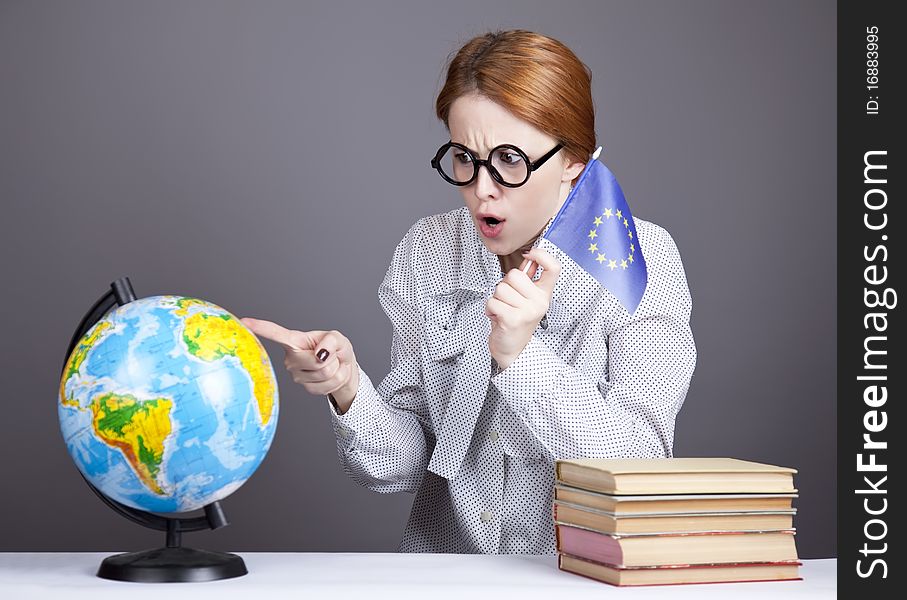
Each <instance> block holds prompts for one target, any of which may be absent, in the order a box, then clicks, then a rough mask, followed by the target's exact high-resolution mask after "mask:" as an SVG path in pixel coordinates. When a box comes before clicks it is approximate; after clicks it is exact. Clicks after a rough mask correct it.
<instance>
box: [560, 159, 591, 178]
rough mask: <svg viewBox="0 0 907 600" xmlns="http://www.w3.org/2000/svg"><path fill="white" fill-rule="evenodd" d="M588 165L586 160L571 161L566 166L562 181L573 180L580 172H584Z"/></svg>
mask: <svg viewBox="0 0 907 600" xmlns="http://www.w3.org/2000/svg"><path fill="white" fill-rule="evenodd" d="M585 167H586V163H584V162H579V161H576V162H571V163H569V164H567V165H566V166H565V167H564V172H563V174H562V175H561V181H573V180H574V179H576V178H577V177H579V174H580V173H582V172H583V169H584V168H585Z"/></svg>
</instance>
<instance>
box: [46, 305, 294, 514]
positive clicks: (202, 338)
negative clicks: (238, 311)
mask: <svg viewBox="0 0 907 600" xmlns="http://www.w3.org/2000/svg"><path fill="white" fill-rule="evenodd" d="M278 404H279V402H278V391H277V379H276V377H275V375H274V369H273V367H272V366H271V361H270V359H269V358H268V354H267V352H266V351H265V349H264V347H263V346H262V345H261V342H260V341H259V340H258V338H256V337H255V335H254V334H253V333H252V332H251V331H249V330H248V329H247V328H246V327H245V325H243V324H242V322H240V321H239V319H237V318H236V317H235V316H233V315H232V314H230V313H229V312H227V311H226V310H224V309H223V308H221V307H219V306H217V305H215V304H212V303H210V302H206V301H204V300H199V299H196V298H187V297H182V296H169V295H168V296H152V297H148V298H142V299H138V300H135V301H132V302H129V303H127V304H125V305H123V306H119V307H117V308H115V309H113V310H111V311H110V312H108V313H107V314H106V315H104V317H102V318H101V319H100V320H99V321H98V322H97V323H96V324H95V325H94V326H93V327H92V328H91V329H89V330H88V331H87V332H86V333H85V335H84V336H83V337H82V338H81V340H79V342H78V343H77V344H76V346H75V347H74V349H73V351H72V353H71V354H70V356H69V358H68V360H67V362H66V365H65V367H64V369H63V377H62V380H61V382H60V393H59V401H58V413H59V417H60V430H61V432H62V434H63V439H64V441H65V443H66V448H67V450H68V451H69V454H70V455H71V456H72V459H73V461H75V464H76V466H77V467H78V469H79V470H80V471H81V472H82V474H83V475H84V476H85V478H86V479H87V480H88V481H89V482H90V483H91V484H92V485H94V486H95V487H96V488H97V489H98V490H100V491H101V492H102V493H104V494H105V495H106V496H108V497H110V498H112V499H113V500H116V501H118V502H120V503H122V504H125V505H127V506H131V507H133V508H136V509H139V510H145V511H150V512H161V513H175V512H188V511H192V510H196V509H199V508H202V507H204V506H206V505H208V504H210V503H212V502H215V501H218V500H222V499H223V498H225V497H227V496H229V495H230V494H231V493H232V492H234V491H235V490H236V489H237V488H239V487H240V486H241V485H242V484H243V483H245V481H246V480H247V479H249V477H250V476H251V475H252V473H254V472H255V470H256V469H257V468H258V466H259V465H260V464H261V461H262V460H263V459H264V457H265V455H266V454H267V452H268V449H269V448H270V446H271V442H272V441H273V439H274V434H275V431H276V428H277V415H278Z"/></svg>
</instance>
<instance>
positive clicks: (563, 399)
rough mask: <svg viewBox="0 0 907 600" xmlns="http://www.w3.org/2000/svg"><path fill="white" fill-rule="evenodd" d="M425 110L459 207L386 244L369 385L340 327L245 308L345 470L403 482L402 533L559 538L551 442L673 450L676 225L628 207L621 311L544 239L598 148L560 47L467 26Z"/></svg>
mask: <svg viewBox="0 0 907 600" xmlns="http://www.w3.org/2000/svg"><path fill="white" fill-rule="evenodd" d="M436 108H437V115H438V117H439V118H440V119H441V120H442V121H443V122H444V124H445V125H446V126H447V128H448V131H449V132H450V143H447V144H444V145H442V147H441V148H440V149H439V151H438V153H437V155H436V156H435V159H433V160H432V165H433V166H434V167H435V168H437V169H438V170H439V173H440V174H441V176H442V177H443V178H444V179H445V180H447V181H448V182H450V183H453V184H455V185H457V186H458V189H459V190H460V192H461V193H462V195H463V200H464V203H465V207H462V208H459V209H457V210H454V211H451V212H448V213H446V214H440V215H434V216H430V217H426V218H423V219H421V220H419V221H418V222H417V223H416V224H415V225H413V227H412V228H411V229H410V230H409V232H408V233H407V234H406V236H405V237H404V238H403V240H402V241H401V242H400V244H399V245H398V246H397V249H396V251H395V252H394V256H393V259H392V261H391V265H390V267H389V268H388V271H387V274H386V276H385V278H384V281H383V283H382V284H381V285H380V287H379V289H378V297H379V300H380V302H381V306H382V308H383V309H384V311H385V312H386V314H387V316H388V318H390V320H391V322H392V324H393V340H392V344H391V350H392V360H391V367H392V368H391V371H390V373H389V374H388V375H387V376H386V377H385V378H384V379H383V381H382V382H381V384H380V385H379V386H378V387H377V388H375V387H374V385H373V383H372V381H371V379H370V378H369V377H368V375H366V374H365V373H364V372H363V371H362V370H361V369H360V368H359V366H358V363H357V362H356V355H355V353H354V351H353V347H352V345H351V343H350V341H349V340H348V339H347V338H346V337H345V336H343V335H342V334H341V333H340V332H338V331H309V332H303V331H290V330H287V329H285V328H283V327H281V326H279V325H277V324H275V323H271V322H268V321H262V320H257V319H248V318H247V319H243V322H244V323H245V324H246V325H247V326H248V327H249V328H250V329H252V330H253V331H254V332H255V333H256V334H258V335H260V336H262V337H265V338H269V339H272V340H275V341H277V342H280V343H282V344H283V345H284V347H285V349H286V360H285V365H286V367H287V369H288V370H289V371H290V372H291V373H292V374H293V379H294V381H296V382H297V383H300V384H302V385H303V386H304V387H305V389H306V390H307V391H308V392H310V393H312V394H316V395H327V396H328V398H329V399H330V401H331V404H332V405H333V408H332V410H331V418H332V420H333V424H334V430H335V432H336V434H337V451H338V455H339V457H340V461H341V463H342V465H343V467H344V470H345V471H346V472H347V473H348V474H349V475H350V477H352V478H353V479H354V480H356V481H357V482H358V483H359V484H361V485H363V486H365V487H367V488H369V489H371V490H374V491H377V492H385V493H386V492H397V491H407V492H411V493H416V494H417V496H416V499H415V501H414V504H413V509H412V514H411V516H410V519H409V522H408V524H407V526H406V530H405V532H404V535H403V540H402V542H401V544H400V551H404V552H447V553H450V552H454V553H479V552H481V553H508V554H509V553H529V554H550V553H554V552H555V550H556V549H555V534H554V523H553V520H552V517H551V504H552V495H553V484H554V461H555V460H557V459H565V458H574V457H664V456H671V450H672V444H673V429H674V418H675V416H676V415H677V412H678V411H679V410H680V407H681V404H682V403H683V400H684V397H685V396H686V392H687V389H688V387H689V383H690V378H691V377H692V374H693V369H694V366H695V361H696V348H695V345H694V342H693V337H692V333H691V331H690V327H689V317H690V310H691V298H690V294H689V290H688V288H687V282H686V277H685V275H684V271H683V266H682V264H681V261H680V256H679V254H678V251H677V248H676V246H675V244H674V241H673V239H672V238H671V236H670V235H669V234H668V233H667V232H666V231H665V230H664V229H662V228H660V227H658V226H657V225H655V224H653V223H649V222H647V221H644V220H641V219H635V225H636V229H637V234H638V242H639V245H640V247H641V248H640V249H641V251H642V252H643V255H644V257H645V259H646V263H647V266H648V286H647V289H646V292H645V294H644V295H643V298H642V300H641V302H640V305H639V307H638V308H637V309H636V311H635V313H634V314H633V315H630V314H628V313H627V311H626V310H625V309H624V308H623V307H622V306H621V305H620V303H619V302H618V301H617V300H616V299H615V297H614V296H612V295H611V294H610V293H609V292H607V291H606V290H605V289H603V288H602V287H601V286H600V285H599V284H598V283H596V282H595V280H593V279H592V278H591V277H589V276H588V275H586V274H585V273H584V272H583V271H582V270H581V269H580V268H579V266H577V265H576V263H574V262H573V261H572V260H571V259H570V258H569V257H567V256H566V255H564V254H563V253H562V252H560V250H558V249H557V247H555V246H554V245H553V244H551V243H550V242H548V241H547V240H545V239H541V238H540V235H541V234H542V233H543V231H544V229H545V227H546V226H547V225H548V224H549V223H550V221H551V219H552V218H553V217H554V215H555V214H556V213H557V211H558V209H559V208H560V207H561V205H562V204H563V202H564V200H566V198H567V195H568V193H569V191H570V189H571V184H572V183H573V182H574V181H575V180H576V179H577V178H578V176H579V175H580V173H581V172H582V170H583V167H584V166H585V162H586V160H588V157H589V155H590V154H591V153H592V151H593V149H594V147H595V127H594V107H593V103H592V95H591V74H590V73H589V71H588V69H587V68H586V67H585V65H583V63H581V62H580V61H579V59H578V58H577V57H576V56H575V55H574V54H573V53H572V52H571V51H570V50H569V49H568V48H567V47H566V46H564V45H563V44H561V43H560V42H558V41H556V40H553V39H551V38H549V37H546V36H543V35H539V34H537V33H532V32H528V31H522V30H515V31H503V32H497V33H488V34H486V35H481V36H478V37H476V38H474V39H472V40H470V41H469V42H467V43H466V44H465V45H464V46H463V47H462V48H461V49H460V50H459V51H458V53H457V54H456V56H455V57H454V58H453V60H452V61H451V63H450V65H449V68H448V73H447V80H446V83H445V85H444V87H443V89H442V90H441V92H440V94H439V96H438V98H437V103H436ZM452 144H456V145H452ZM503 144H506V146H503V147H502V145H503ZM486 160H487V162H486ZM536 246H537V247H536ZM529 261H532V263H535V264H537V265H539V266H540V267H541V269H539V271H540V272H539V273H535V269H533V270H530V272H529V273H528V274H527V273H524V272H523V271H522V268H523V267H525V266H527V265H528V264H529Z"/></svg>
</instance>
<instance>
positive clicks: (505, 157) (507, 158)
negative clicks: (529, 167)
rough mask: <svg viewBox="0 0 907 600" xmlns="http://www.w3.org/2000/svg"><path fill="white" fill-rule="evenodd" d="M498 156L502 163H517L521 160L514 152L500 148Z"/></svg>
mask: <svg viewBox="0 0 907 600" xmlns="http://www.w3.org/2000/svg"><path fill="white" fill-rule="evenodd" d="M498 158H499V159H500V161H501V164H504V165H515V164H519V162H520V161H522V160H523V159H522V158H521V157H520V155H519V154H517V153H516V152H508V151H506V150H502V151H501V152H499V153H498Z"/></svg>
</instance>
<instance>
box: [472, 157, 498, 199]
mask: <svg viewBox="0 0 907 600" xmlns="http://www.w3.org/2000/svg"><path fill="white" fill-rule="evenodd" d="M475 184H476V189H475V194H476V198H479V199H480V200H483V199H485V198H489V197H492V198H497V197H499V196H500V193H501V188H500V186H498V182H497V181H495V180H494V178H493V177H492V176H491V173H490V172H489V171H488V167H487V166H485V165H482V166H480V167H479V173H478V174H477V175H476V181H475Z"/></svg>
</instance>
